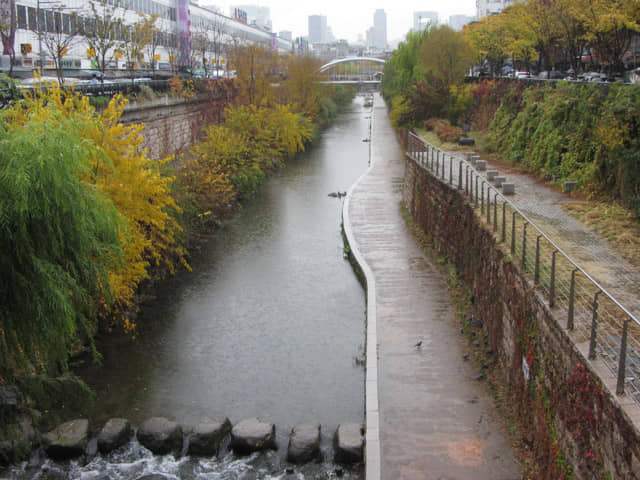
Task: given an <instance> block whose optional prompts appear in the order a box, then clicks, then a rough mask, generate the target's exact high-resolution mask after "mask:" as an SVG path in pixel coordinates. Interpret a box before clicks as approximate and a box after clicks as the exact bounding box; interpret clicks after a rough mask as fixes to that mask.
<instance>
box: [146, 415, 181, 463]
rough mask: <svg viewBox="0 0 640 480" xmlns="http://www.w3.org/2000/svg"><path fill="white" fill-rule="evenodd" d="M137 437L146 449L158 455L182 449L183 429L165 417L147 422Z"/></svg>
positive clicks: (154, 418)
mask: <svg viewBox="0 0 640 480" xmlns="http://www.w3.org/2000/svg"><path fill="white" fill-rule="evenodd" d="M136 437H137V438H138V441H139V442H140V443H141V444H142V445H143V446H144V447H146V448H148V449H149V450H151V451H152V452H153V453H156V454H158V455H164V454H167V453H169V452H172V451H174V452H175V451H179V450H180V449H181V448H182V427H181V426H180V425H178V424H177V423H176V422H172V421H170V420H168V419H166V418H163V417H153V418H150V419H149V420H146V421H145V422H144V423H143V424H142V425H140V428H139V429H138V433H137V434H136Z"/></svg>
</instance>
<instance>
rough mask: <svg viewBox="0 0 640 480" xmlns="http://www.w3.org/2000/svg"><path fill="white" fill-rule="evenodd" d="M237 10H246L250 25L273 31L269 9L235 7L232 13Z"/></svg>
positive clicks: (253, 6) (249, 6)
mask: <svg viewBox="0 0 640 480" xmlns="http://www.w3.org/2000/svg"><path fill="white" fill-rule="evenodd" d="M235 8H239V9H240V10H244V11H245V12H247V23H248V24H249V25H255V26H256V27H260V28H261V29H263V30H266V31H268V32H270V31H271V11H270V10H269V7H261V6H258V5H234V6H233V7H231V9H232V11H233V9H235Z"/></svg>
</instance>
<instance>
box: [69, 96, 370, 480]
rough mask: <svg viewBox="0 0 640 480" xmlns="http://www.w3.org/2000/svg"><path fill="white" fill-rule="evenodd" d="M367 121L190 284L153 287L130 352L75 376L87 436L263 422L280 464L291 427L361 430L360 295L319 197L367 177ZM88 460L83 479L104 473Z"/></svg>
mask: <svg viewBox="0 0 640 480" xmlns="http://www.w3.org/2000/svg"><path fill="white" fill-rule="evenodd" d="M369 115H370V113H369V109H365V108H364V107H363V106H362V104H361V102H357V101H356V102H354V104H353V105H352V107H351V109H350V110H349V111H348V112H347V113H345V114H344V115H342V116H341V118H340V119H339V120H338V121H337V122H336V123H335V124H334V125H333V126H332V127H331V128H330V129H328V130H327V131H326V132H325V133H324V134H323V135H322V139H321V140H320V141H319V142H317V144H316V145H314V146H313V148H312V149H311V150H310V151H309V152H306V153H304V154H303V155H300V156H299V157H298V158H296V159H295V160H294V161H292V162H291V163H290V164H289V165H288V166H287V167H286V168H284V169H283V170H282V171H280V172H278V173H277V174H276V175H275V176H274V177H272V178H270V179H269V180H268V181H267V183H266V185H265V186H264V188H262V189H261V191H260V192H259V194H258V195H257V196H256V198H255V199H253V200H252V201H251V202H249V203H248V204H247V205H246V206H245V208H244V210H243V211H242V212H241V213H239V214H238V215H237V216H236V217H235V218H234V219H233V220H231V221H230V222H228V223H227V224H226V225H225V226H224V227H223V228H222V229H220V230H219V231H218V232H216V233H215V235H213V237H212V238H211V240H210V241H209V243H208V244H207V246H206V247H205V248H204V249H203V250H202V251H201V252H200V253H199V254H198V255H197V256H196V257H195V258H193V259H192V261H191V263H192V266H193V272H192V273H186V272H185V273H180V274H178V275H176V276H175V277H174V278H172V279H169V280H167V281H166V282H164V283H163V285H161V286H160V288H159V290H158V294H157V298H156V299H154V301H153V302H150V304H148V305H145V306H144V307H143V308H142V311H141V314H140V317H139V319H138V326H139V335H138V337H137V339H136V340H135V341H132V340H130V339H128V338H122V337H121V338H112V337H110V338H105V339H103V340H102V341H101V342H99V348H100V350H101V352H102V353H103V355H104V368H101V369H98V368H96V367H91V368H89V369H87V370H85V371H83V372H79V373H80V374H81V375H83V376H84V377H85V378H86V379H87V381H88V383H89V384H90V385H91V386H92V387H93V388H94V389H95V390H96V392H97V394H98V401H97V403H96V405H95V406H94V407H93V409H92V411H91V412H88V413H89V414H90V416H91V418H92V425H93V426H94V427H95V428H100V427H101V425H102V424H103V423H104V421H105V420H106V419H107V418H110V417H116V416H117V417H124V418H128V419H130V420H131V421H132V422H133V423H134V424H135V425H138V424H140V423H141V422H142V421H143V420H144V419H146V418H148V417H151V416H166V417H169V418H171V419H173V420H175V421H178V422H180V423H182V424H183V425H185V426H186V427H187V428H188V426H190V425H193V424H195V423H197V422H198V420H199V419H200V418H201V417H203V416H205V415H216V414H221V415H226V416H228V417H229V418H230V419H231V421H232V423H235V422H238V421H239V420H241V419H243V418H247V417H252V416H258V417H259V418H261V419H262V420H265V421H270V422H273V423H275V424H276V430H277V432H278V445H279V452H280V453H277V454H273V455H275V458H277V459H279V460H278V463H279V462H280V460H281V458H282V455H283V453H284V452H286V444H287V438H288V433H289V431H290V429H291V427H292V426H293V425H295V424H298V423H303V422H319V423H321V425H322V429H323V435H324V436H325V437H327V438H329V437H330V436H331V435H332V434H333V431H334V430H335V428H336V426H337V424H338V423H341V422H362V421H363V416H364V372H363V370H362V368H361V367H360V366H358V365H357V364H356V363H355V362H354V358H356V357H361V356H362V354H363V342H364V327H365V325H364V321H365V312H364V309H365V302H364V292H363V290H362V288H361V287H360V285H359V284H358V282H357V279H356V277H355V275H354V273H353V271H352V270H351V267H350V265H349V264H348V262H347V261H345V260H344V258H343V252H342V250H343V244H342V239H341V233H340V223H341V209H342V204H341V200H340V199H336V198H332V197H328V196H327V194H328V193H329V192H334V191H338V190H347V189H348V188H349V186H350V185H351V184H352V183H353V182H355V180H356V179H357V178H358V177H359V176H360V175H361V174H362V173H363V172H364V170H365V169H366V167H367V163H368V154H369V151H368V148H369V143H366V142H363V141H362V140H363V139H364V138H366V137H368V135H369V122H370V120H369V119H368V118H367V117H368V116H369ZM327 438H325V440H324V441H325V443H327V442H328V440H327ZM131 448H133V447H131ZM139 448H140V447H139ZM134 457H136V456H135V455H132V454H131V452H129V457H128V458H130V460H128V461H131V462H147V461H149V462H156V461H162V460H161V459H153V458H151V459H148V460H140V459H138V460H132V459H133V458H134ZM263 457H266V456H263ZM136 458H137V457H136ZM229 458H230V459H229V462H230V463H231V464H233V462H234V461H235V460H233V458H232V457H229ZM96 461H97V462H98V463H97V464H96V466H95V468H94V467H91V466H87V467H83V469H86V468H89V469H91V468H94V469H95V470H99V471H103V472H104V471H106V470H108V469H109V468H110V467H107V465H106V464H100V463H99V462H100V461H103V460H96ZM226 461H227V460H224V459H223V460H222V462H226ZM181 462H182V463H184V462H186V463H189V462H192V460H189V459H181V460H179V461H178V462H177V464H180V463H181ZM260 462H267V463H269V460H268V459H267V460H265V459H262V460H260V461H259V463H260ZM107 463H108V462H107ZM174 463H175V462H174ZM241 463H242V464H243V465H244V466H243V467H242V468H254V467H251V462H241ZM261 465H262V464H261ZM113 468H114V469H117V468H118V467H116V466H113ZM177 468H180V467H177ZM206 468H207V467H206V466H205V465H204V464H200V465H199V466H197V468H196V470H199V471H203V472H204V471H205V470H206ZM256 468H257V467H256ZM260 468H262V467H260ZM80 470H82V469H80ZM223 470H224V468H223ZM267 470H268V468H267ZM276 471H277V468H276ZM85 473H86V471H85ZM167 473H171V474H172V475H177V476H179V475H178V474H177V473H175V472H167ZM274 474H275V473H274ZM269 475H271V473H269ZM109 476H110V477H111V478H135V477H129V476H118V475H115V474H114V475H113V476H112V475H111V474H109ZM80 477H83V478H93V477H91V476H87V475H84V474H81V475H78V476H77V477H76V478H80ZM193 478H196V477H193ZM197 478H209V477H207V476H206V475H204V476H202V477H200V476H197ZM211 478H270V477H265V476H257V477H254V476H244V475H242V476H237V475H236V476H234V474H231V473H229V472H227V473H226V474H225V475H224V476H222V477H211Z"/></svg>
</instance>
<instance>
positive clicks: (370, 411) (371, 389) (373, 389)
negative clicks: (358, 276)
mask: <svg viewBox="0 0 640 480" xmlns="http://www.w3.org/2000/svg"><path fill="white" fill-rule="evenodd" d="M373 122H375V111H374V108H372V109H371V124H370V127H369V139H370V140H371V132H372V131H373ZM373 158H374V155H373V144H372V142H369V168H368V169H367V171H366V172H364V173H363V174H362V175H361V176H360V177H359V178H358V180H356V182H355V183H354V184H353V185H352V186H351V187H350V188H349V191H348V192H347V196H346V197H345V201H344V205H343V207H342V223H343V228H344V232H345V236H346V237H347V243H348V244H349V248H350V249H351V253H352V254H353V257H354V258H355V261H356V262H357V263H358V265H359V266H360V269H361V270H362V274H363V276H364V279H365V283H366V287H365V288H366V298H367V333H366V336H367V343H366V348H365V358H366V362H367V363H366V373H365V419H366V437H365V480H380V467H381V457H380V421H379V411H378V354H377V350H378V347H377V345H378V334H377V323H376V280H375V277H374V275H373V272H372V271H371V268H370V267H369V265H368V264H367V262H366V261H365V259H364V257H363V255H362V253H361V252H360V249H359V247H358V242H357V241H356V239H355V236H354V234H353V230H352V227H351V219H350V218H349V204H350V203H351V195H352V193H353V190H354V188H356V187H357V186H358V184H359V183H360V182H361V181H362V179H363V178H364V177H365V176H367V175H368V174H369V172H370V171H371V168H372V166H373Z"/></svg>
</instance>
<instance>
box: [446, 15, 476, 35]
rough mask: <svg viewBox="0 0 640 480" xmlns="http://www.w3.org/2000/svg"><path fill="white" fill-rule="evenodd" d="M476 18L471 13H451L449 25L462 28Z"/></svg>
mask: <svg viewBox="0 0 640 480" xmlns="http://www.w3.org/2000/svg"><path fill="white" fill-rule="evenodd" d="M475 19H476V18H475V17H472V16H470V15H451V16H450V17H449V26H450V27H451V28H453V29H454V30H458V31H459V30H462V28H463V27H464V26H465V25H468V24H469V23H471V22H473V21H474V20H475Z"/></svg>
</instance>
